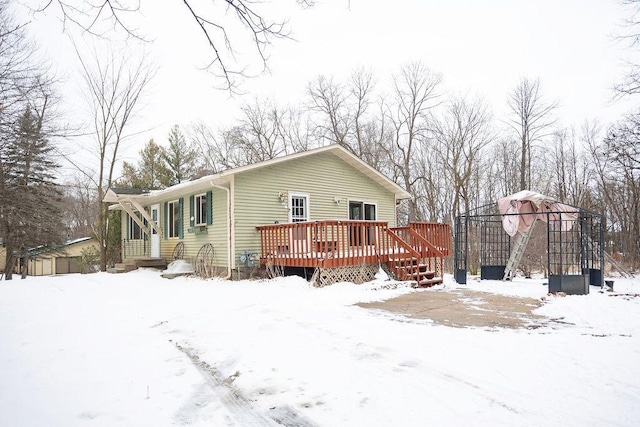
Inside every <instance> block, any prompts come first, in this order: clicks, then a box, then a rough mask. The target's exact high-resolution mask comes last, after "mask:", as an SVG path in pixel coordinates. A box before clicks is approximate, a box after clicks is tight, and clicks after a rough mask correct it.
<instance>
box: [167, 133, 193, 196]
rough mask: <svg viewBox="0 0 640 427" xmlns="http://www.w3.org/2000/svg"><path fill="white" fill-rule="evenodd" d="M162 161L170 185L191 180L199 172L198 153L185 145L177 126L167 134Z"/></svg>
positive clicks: (185, 142)
mask: <svg viewBox="0 0 640 427" xmlns="http://www.w3.org/2000/svg"><path fill="white" fill-rule="evenodd" d="M164 160H165V161H166V163H167V167H168V168H169V173H170V175H171V177H170V185H175V184H179V183H181V182H185V181H189V180H191V179H193V178H194V176H195V175H196V174H197V172H198V170H199V167H198V153H197V151H196V150H195V149H194V148H193V147H192V146H190V145H189V144H188V143H187V141H186V139H185V137H184V135H183V134H182V132H181V131H180V127H179V126H178V125H175V126H173V127H172V128H171V131H170V132H169V148H168V149H166V150H165V153H164Z"/></svg>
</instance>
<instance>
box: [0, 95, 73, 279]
mask: <svg viewBox="0 0 640 427" xmlns="http://www.w3.org/2000/svg"><path fill="white" fill-rule="evenodd" d="M43 111H45V110H43ZM43 118H44V114H38V113H37V112H35V111H33V110H32V109H31V108H30V107H27V108H26V109H25V110H24V113H23V114H22V116H21V117H20V118H19V120H18V122H17V123H16V127H15V130H14V132H13V134H12V135H11V136H10V137H8V138H7V139H6V140H5V144H4V146H3V150H2V151H1V152H0V165H1V166H0V169H1V170H2V172H1V173H0V188H1V189H2V193H3V200H2V204H0V230H1V231H0V234H2V235H3V237H4V244H5V248H6V268H5V278H6V279H7V280H10V279H11V276H12V274H11V273H12V270H13V267H14V265H15V262H16V260H17V259H20V258H24V257H26V255H27V250H28V249H29V248H32V247H35V246H49V245H54V244H57V243H61V242H62V241H63V240H64V237H65V233H64V227H63V226H62V215H61V200H62V191H61V190H60V188H59V187H58V185H56V183H55V176H54V172H55V170H56V168H57V167H58V165H57V164H56V163H55V162H54V161H53V159H52V150H53V147H52V145H51V144H50V143H49V141H48V139H47V138H46V137H45V135H44V133H43Z"/></svg>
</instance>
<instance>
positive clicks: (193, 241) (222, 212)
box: [160, 188, 229, 268]
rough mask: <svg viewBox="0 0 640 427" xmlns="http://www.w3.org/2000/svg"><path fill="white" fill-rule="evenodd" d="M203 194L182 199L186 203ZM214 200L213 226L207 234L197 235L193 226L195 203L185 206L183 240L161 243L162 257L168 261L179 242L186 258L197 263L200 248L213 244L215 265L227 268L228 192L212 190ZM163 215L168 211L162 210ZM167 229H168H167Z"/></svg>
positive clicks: (163, 219)
mask: <svg viewBox="0 0 640 427" xmlns="http://www.w3.org/2000/svg"><path fill="white" fill-rule="evenodd" d="M197 194H202V192H198V193H193V194H185V195H184V196H183V197H182V198H183V199H185V200H186V201H188V200H190V199H191V196H193V195H197ZM211 194H212V200H213V215H212V224H211V225H207V227H206V228H207V232H206V233H203V234H196V233H195V232H194V229H193V227H192V226H191V224H190V222H191V217H192V216H194V215H195V212H193V209H194V206H193V203H184V204H183V213H184V214H183V216H182V230H183V233H182V238H181V239H180V238H168V239H163V240H161V241H160V256H161V257H163V258H166V259H168V260H170V259H171V257H172V255H173V249H174V248H175V246H176V245H177V244H178V242H183V243H184V257H185V258H186V259H188V260H190V261H195V259H196V256H197V254H198V251H199V250H200V248H201V247H202V246H203V245H204V244H207V243H211V244H212V245H213V249H214V264H215V265H216V266H218V267H225V268H226V267H227V253H228V252H227V251H228V246H229V244H228V238H227V218H228V214H227V212H228V209H227V193H226V191H224V190H222V189H219V188H214V189H213V190H211ZM172 200H176V199H175V198H174V199H171V200H164V201H162V202H160V203H161V206H164V204H165V202H169V201H172ZM161 212H162V214H163V215H165V216H166V215H167V212H166V210H164V209H161ZM160 223H161V224H166V220H165V218H162V220H161V222H160ZM165 229H166V228H165Z"/></svg>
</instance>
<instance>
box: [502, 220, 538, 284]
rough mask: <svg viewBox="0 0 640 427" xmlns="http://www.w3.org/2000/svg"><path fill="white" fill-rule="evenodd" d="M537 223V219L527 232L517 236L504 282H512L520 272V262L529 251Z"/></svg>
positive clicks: (506, 268)
mask: <svg viewBox="0 0 640 427" xmlns="http://www.w3.org/2000/svg"><path fill="white" fill-rule="evenodd" d="M537 222H538V220H537V219H535V220H534V221H533V223H532V224H531V227H529V229H528V230H527V231H526V232H524V233H518V234H516V238H515V239H514V242H513V248H512V249H511V255H510V256H509V260H508V261H507V266H506V267H505V269H504V277H503V278H502V280H511V279H513V277H514V276H515V275H516V271H517V270H518V266H519V265H520V261H521V260H522V256H523V255H524V251H525V249H527V244H528V243H529V238H530V237H531V234H532V233H533V229H534V228H535V225H536V223H537Z"/></svg>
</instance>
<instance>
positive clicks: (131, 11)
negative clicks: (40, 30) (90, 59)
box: [32, 0, 315, 91]
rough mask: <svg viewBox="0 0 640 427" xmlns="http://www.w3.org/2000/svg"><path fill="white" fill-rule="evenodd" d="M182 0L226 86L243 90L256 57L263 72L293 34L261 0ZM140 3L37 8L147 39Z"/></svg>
mask: <svg viewBox="0 0 640 427" xmlns="http://www.w3.org/2000/svg"><path fill="white" fill-rule="evenodd" d="M182 3H183V5H184V8H185V9H184V10H185V13H186V14H187V15H188V16H189V17H190V18H192V19H193V21H192V22H193V24H194V25H195V26H196V27H197V28H198V29H199V31H200V34H201V37H202V39H203V40H204V42H205V43H206V45H207V46H208V48H209V50H210V52H211V55H210V59H209V61H208V63H207V64H206V69H208V70H210V71H211V72H212V73H213V74H214V75H216V76H217V77H220V78H221V82H222V88H223V89H226V90H231V91H236V90H238V85H239V83H240V82H241V80H242V79H243V78H244V77H247V76H250V75H252V73H254V72H255V71H254V69H255V67H252V64H253V63H255V61H254V58H256V57H257V58H258V63H259V64H260V66H261V67H262V70H258V72H261V71H264V70H266V69H267V60H268V53H267V51H268V47H269V46H270V45H271V44H272V43H273V41H275V40H277V39H288V38H290V29H289V25H288V22H287V20H286V19H282V18H276V19H271V18H270V17H269V16H268V15H269V12H268V9H267V6H266V5H264V4H263V2H262V1H255V0H225V1H221V2H216V1H205V2H202V1H193V0H183V2H182ZM295 3H297V4H298V5H300V6H302V7H311V6H313V5H314V3H315V1H314V0H295ZM140 5H141V2H140V0H97V1H90V0H49V1H46V2H45V3H44V5H41V6H37V7H33V8H32V10H34V11H36V12H42V11H45V10H48V9H56V12H57V13H58V14H59V16H60V17H61V19H62V22H63V26H64V27H65V28H66V27H67V26H75V27H79V28H80V29H82V30H83V31H85V32H88V33H90V34H93V35H97V36H101V37H103V36H104V35H105V34H109V33H110V32H113V31H122V32H124V33H125V34H126V35H127V36H129V37H135V38H138V39H141V40H144V39H145V36H144V34H143V33H142V31H141V30H139V29H138V28H136V27H133V26H132V24H131V19H130V18H131V17H132V15H136V16H139V15H140ZM166 28H167V29H169V30H170V27H166ZM178 31H179V29H178ZM245 45H248V46H251V48H250V52H249V55H248V56H249V59H247V60H246V61H240V60H239V58H240V57H241V56H242V55H241V54H242V53H245V54H246V52H239V51H238V50H239V49H238V47H239V46H245ZM239 53H240V54H239Z"/></svg>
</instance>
